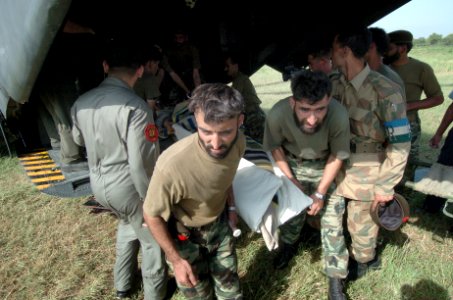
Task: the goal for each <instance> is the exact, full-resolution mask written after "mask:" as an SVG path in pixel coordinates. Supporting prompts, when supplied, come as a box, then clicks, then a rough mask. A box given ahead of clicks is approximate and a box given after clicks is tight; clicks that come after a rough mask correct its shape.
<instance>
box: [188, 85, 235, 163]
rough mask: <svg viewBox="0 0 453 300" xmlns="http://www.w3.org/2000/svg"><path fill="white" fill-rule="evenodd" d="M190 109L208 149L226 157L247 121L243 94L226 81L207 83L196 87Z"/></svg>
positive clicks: (202, 140) (202, 141)
mask: <svg viewBox="0 0 453 300" xmlns="http://www.w3.org/2000/svg"><path fill="white" fill-rule="evenodd" d="M189 110H190V111H192V112H193V113H194V115H195V120H196V121H197V127H198V137H199V140H200V143H201V145H202V146H203V147H204V149H205V150H206V152H207V153H208V154H209V155H210V156H211V157H214V158H218V159H221V158H224V157H226V156H227V155H228V153H229V152H230V150H231V148H232V147H233V145H234V144H235V142H236V139H237V137H238V132H239V127H240V126H241V124H242V123H243V122H244V115H243V114H242V112H243V110H244V100H243V98H242V96H241V94H240V93H239V92H238V91H237V90H235V89H233V88H231V87H229V86H228V85H226V84H223V83H205V84H202V85H200V86H198V87H197V88H196V89H195V90H194V91H193V93H192V97H191V98H190V102H189Z"/></svg>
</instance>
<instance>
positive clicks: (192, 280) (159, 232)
mask: <svg viewBox="0 0 453 300" xmlns="http://www.w3.org/2000/svg"><path fill="white" fill-rule="evenodd" d="M143 217H144V219H145V222H146V225H148V228H149V230H150V231H151V234H152V235H153V237H154V239H156V241H157V243H158V244H159V245H160V247H161V248H162V250H163V251H164V252H165V255H166V257H167V259H168V261H169V262H170V263H171V264H172V265H173V270H174V273H175V279H176V281H177V282H178V283H179V284H181V285H183V286H187V287H194V286H195V285H196V284H197V283H198V279H197V277H196V276H195V274H194V273H193V270H192V266H191V265H190V263H189V262H188V261H187V260H185V259H183V258H182V257H181V256H180V255H179V253H178V250H176V247H175V245H174V243H173V239H172V237H171V236H170V232H169V231H168V228H167V224H166V222H165V221H164V219H162V217H151V216H149V215H148V214H147V213H146V212H144V213H143Z"/></svg>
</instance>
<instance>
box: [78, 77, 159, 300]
mask: <svg viewBox="0 0 453 300" xmlns="http://www.w3.org/2000/svg"><path fill="white" fill-rule="evenodd" d="M72 118H73V122H74V127H73V132H72V133H73V136H74V140H75V141H76V142H77V143H78V144H79V145H85V146H86V149H87V154H88V165H89V168H90V181H91V187H92V190H93V193H94V195H95V196H96V200H97V201H98V202H99V203H100V204H102V205H103V206H105V207H107V208H110V209H111V210H112V211H113V212H114V213H115V214H117V215H118V217H119V218H120V221H119V224H118V235H117V259H116V265H115V270H114V277H115V278H114V279H115V287H116V289H117V290H119V291H126V290H128V289H130V288H131V284H132V279H133V277H134V275H135V271H136V268H137V256H136V255H137V251H138V246H137V242H136V241H137V239H138V240H139V241H140V245H141V249H142V256H143V261H142V265H141V269H142V277H143V285H144V292H145V299H162V298H163V297H164V296H165V283H166V268H165V264H164V261H163V256H162V251H161V249H160V247H159V245H158V244H157V242H156V241H155V240H154V238H153V237H152V236H151V234H150V232H149V230H148V228H146V227H143V222H144V220H143V209H142V206H143V199H144V198H145V196H146V191H147V188H148V184H149V180H150V178H151V174H152V173H153V169H154V165H155V162H156V160H157V156H158V155H159V145H158V135H157V129H156V127H155V125H154V121H153V117H152V112H151V110H150V109H149V108H148V106H147V105H146V103H145V102H144V101H143V100H142V99H140V98H139V97H138V96H137V95H136V94H135V93H134V91H133V90H132V89H131V88H129V86H128V85H127V84H126V83H125V82H123V81H121V80H120V79H117V78H112V77H109V78H107V79H105V80H104V82H102V83H101V85H100V86H99V87H98V88H95V89H93V90H91V91H89V92H87V93H85V94H84V95H82V96H81V97H80V98H79V99H78V100H77V101H76V102H75V104H74V106H73V107H72Z"/></svg>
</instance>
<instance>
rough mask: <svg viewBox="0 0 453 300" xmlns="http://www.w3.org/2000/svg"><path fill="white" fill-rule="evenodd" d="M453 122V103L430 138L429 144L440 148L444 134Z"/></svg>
mask: <svg viewBox="0 0 453 300" xmlns="http://www.w3.org/2000/svg"><path fill="white" fill-rule="evenodd" d="M451 122H453V103H451V104H450V106H449V107H448V108H447V110H446V111H445V114H444V117H443V118H442V121H441V122H440V124H439V127H438V128H437V130H436V133H435V134H434V136H433V137H432V138H431V139H430V140H429V144H430V145H431V147H433V148H439V144H440V142H441V141H442V135H443V134H444V132H445V130H447V128H448V126H450V124H451Z"/></svg>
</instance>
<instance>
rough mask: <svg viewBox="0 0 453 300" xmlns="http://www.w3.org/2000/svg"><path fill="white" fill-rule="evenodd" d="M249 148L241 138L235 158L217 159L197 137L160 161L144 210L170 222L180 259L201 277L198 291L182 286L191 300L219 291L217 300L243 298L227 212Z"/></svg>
mask: <svg viewBox="0 0 453 300" xmlns="http://www.w3.org/2000/svg"><path fill="white" fill-rule="evenodd" d="M244 149H245V138H244V135H243V134H242V133H239V136H238V138H237V140H236V143H235V144H234V145H233V147H232V148H231V150H230V152H229V154H228V155H227V156H226V157H225V158H223V159H216V158H213V157H211V156H209V155H208V153H207V152H206V151H205V149H204V148H203V147H202V146H201V145H200V142H199V138H198V134H197V133H195V134H192V135H191V136H189V137H187V138H184V139H182V140H180V141H179V142H177V143H175V144H173V145H172V146H171V147H170V148H168V149H167V150H165V152H163V153H162V155H161V156H160V158H159V160H158V161H157V164H156V168H155V171H154V174H153V177H152V179H151V183H150V185H149V189H148V193H147V197H146V200H145V203H144V206H143V209H144V211H145V212H146V214H147V215H149V216H152V217H157V216H160V217H162V218H163V219H164V220H165V221H166V222H167V224H168V229H169V232H170V234H171V235H172V237H173V239H174V243H175V246H176V248H177V250H178V252H179V255H180V256H181V257H182V258H184V259H186V260H187V261H189V262H190V263H191V265H192V267H193V269H194V270H195V272H196V275H197V276H198V278H199V282H198V284H197V285H196V286H195V287H194V288H187V287H184V286H179V288H180V290H181V292H182V293H183V294H184V296H185V297H186V298H189V299H210V295H211V296H212V295H213V293H214V292H215V295H216V297H217V299H241V297H242V292H241V288H240V284H239V276H238V274H237V257H236V252H235V248H234V245H233V244H232V243H233V237H232V233H231V229H230V228H229V226H228V225H227V222H226V219H225V216H224V212H225V207H226V196H227V191H228V189H229V187H230V186H231V184H232V182H233V178H234V175H235V174H236V170H237V167H238V165H239V160H240V159H241V157H242V156H243V154H244ZM181 235H183V236H184V238H182V237H180V236H181ZM212 284H213V285H214V292H213V287H212Z"/></svg>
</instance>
